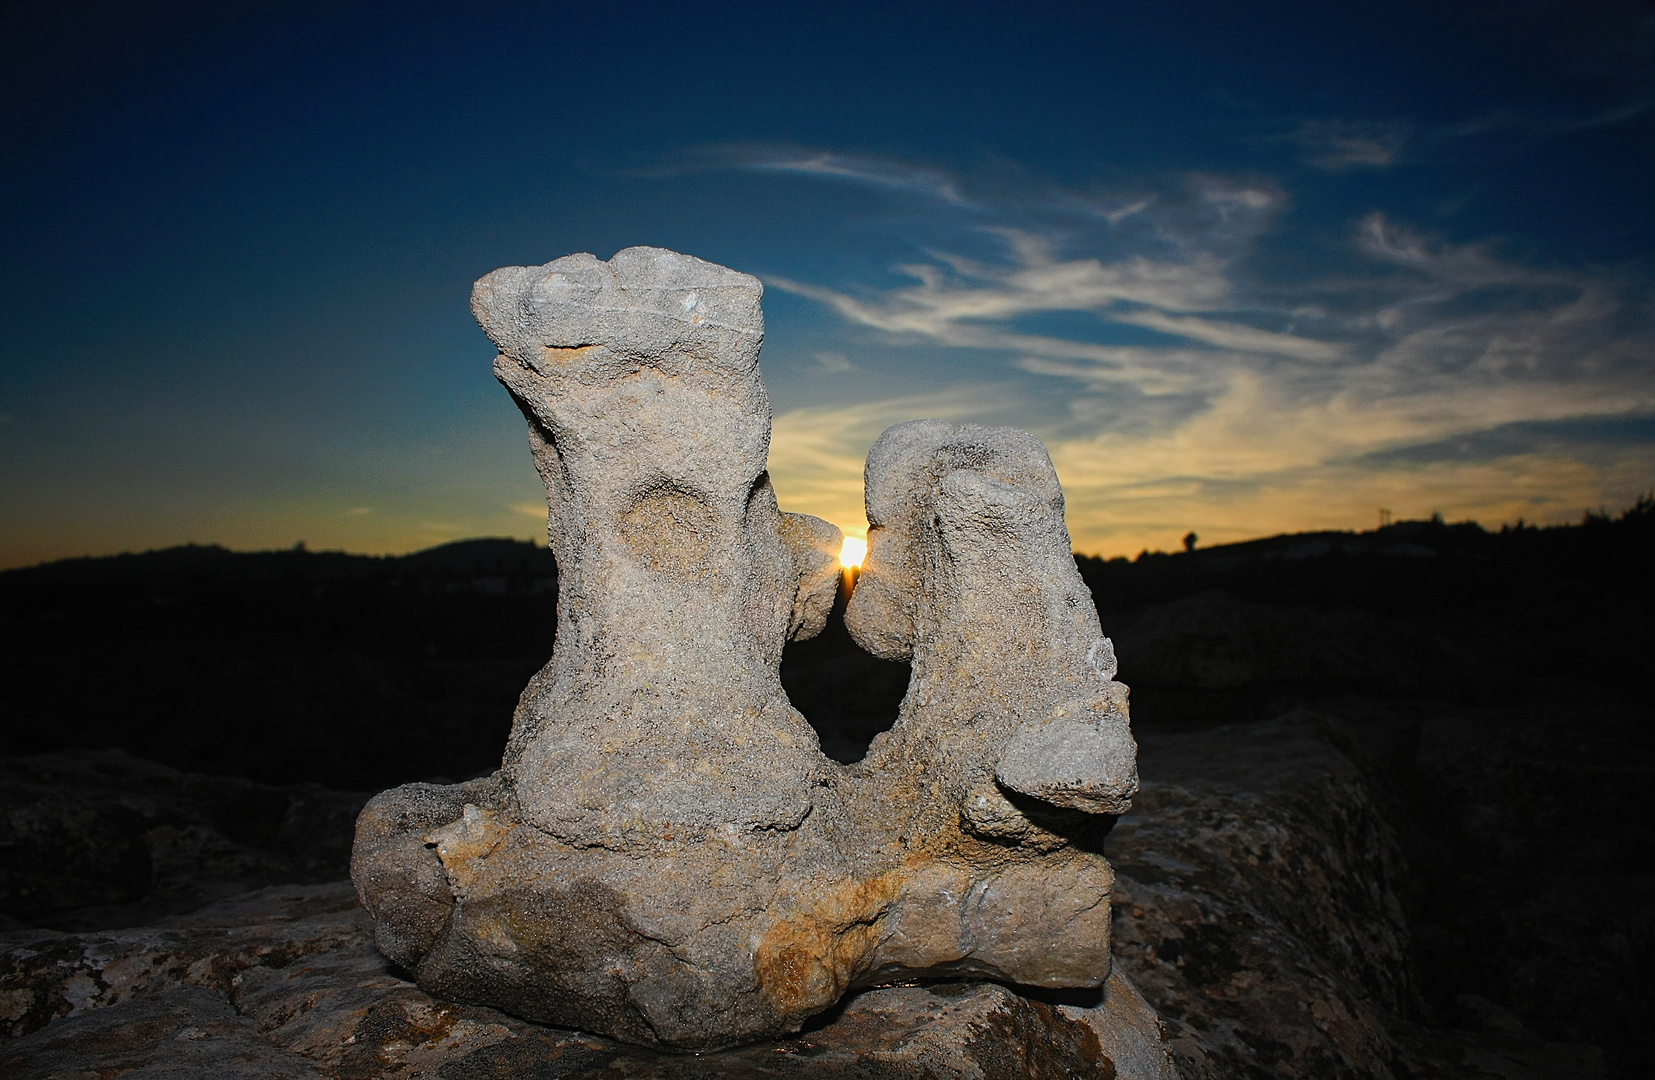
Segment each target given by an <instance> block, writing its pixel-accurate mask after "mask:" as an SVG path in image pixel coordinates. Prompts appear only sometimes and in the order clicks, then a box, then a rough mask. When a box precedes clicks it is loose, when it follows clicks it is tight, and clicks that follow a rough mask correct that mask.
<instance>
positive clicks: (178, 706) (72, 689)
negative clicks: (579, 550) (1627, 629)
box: [0, 540, 557, 789]
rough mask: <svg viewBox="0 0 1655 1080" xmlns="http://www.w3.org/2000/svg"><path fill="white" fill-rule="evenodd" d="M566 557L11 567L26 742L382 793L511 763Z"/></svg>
mask: <svg viewBox="0 0 1655 1080" xmlns="http://www.w3.org/2000/svg"><path fill="white" fill-rule="evenodd" d="M556 595H557V570H556V564H555V561H554V560H553V558H552V556H551V553H550V552H549V551H547V550H545V549H544V548H542V547H539V546H537V545H534V544H529V543H522V542H518V541H511V540H471V541H465V542H462V543H458V544H450V545H446V546H444V547H440V548H434V549H432V550H430V551H423V552H418V553H415V554H413V555H408V556H403V557H400V558H372V557H367V556H358V555H345V554H340V553H337V552H307V551H304V550H302V549H296V550H292V551H276V552H254V553H232V552H229V551H226V550H224V549H222V548H217V547H193V546H192V547H183V548H172V549H169V550H166V551H156V552H149V553H145V554H142V555H120V556H115V557H112V558H102V559H71V560H65V561H62V562H55V563H49V564H46V565H44V566H39V567H34V568H30V569H26V570H14V571H10V572H7V573H5V574H0V610H3V611H4V614H3V615H0V619H3V621H4V627H5V630H6V633H7V637H8V639H9V640H11V641H12V642H14V644H13V646H12V648H11V649H10V650H8V651H7V653H6V654H5V656H4V660H3V661H0V663H3V670H4V679H5V685H6V686H7V688H8V694H7V696H8V703H7V714H8V715H7V721H8V728H9V729H10V735H9V739H8V744H9V752H10V753H13V754H23V753H31V752H36V751H41V750H49V749H57V748H60V747H66V746H82V747H92V748H96V747H103V746H118V747H121V748H123V749H125V750H127V751H128V752H130V753H132V754H135V755H138V756H141V757H145V758H149V759H152V760H156V761H161V762H165V763H166V764H169V765H173V766H175V767H179V768H185V769H194V770H198V771H201V772H206V773H211V774H231V775H237V776H245V777H249V778H252V779H257V780H263V781H267V782H274V783H293V782H300V781H307V780H311V781H318V782H321V783H325V784H329V785H331V786H334V787H340V788H349V789H368V788H377V787H381V786H384V785H386V784H393V783H399V782H402V781H405V780H408V779H412V778H416V777H427V776H434V775H447V776H450V777H453V776H460V775H466V774H469V773H474V772H479V771H483V770H487V769H489V768H492V767H493V766H495V765H496V764H498V762H499V755H500V748H501V746H502V745H503V744H504V742H505V737H506V733H507V731H508V729H509V727H510V723H511V712H512V709H513V708H514V707H515V705H516V701H517V695H518V693H519V692H520V691H521V690H522V688H523V684H524V683H525V682H526V681H527V680H528V678H529V676H530V675H531V674H533V673H534V671H535V670H537V669H538V668H539V667H540V666H541V665H542V664H544V663H545V662H546V659H547V657H549V656H550V655H551V648H552V637H553V632H554V630H555V626H556Z"/></svg>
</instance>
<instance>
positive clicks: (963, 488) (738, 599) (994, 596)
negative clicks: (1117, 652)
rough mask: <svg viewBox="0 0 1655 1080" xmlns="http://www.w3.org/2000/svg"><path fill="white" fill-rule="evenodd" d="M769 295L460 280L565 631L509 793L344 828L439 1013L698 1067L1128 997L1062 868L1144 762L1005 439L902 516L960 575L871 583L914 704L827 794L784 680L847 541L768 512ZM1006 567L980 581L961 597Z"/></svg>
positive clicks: (1097, 860) (530, 707) (1103, 869)
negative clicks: (761, 1046)
mask: <svg viewBox="0 0 1655 1080" xmlns="http://www.w3.org/2000/svg"><path fill="white" fill-rule="evenodd" d="M759 294H760V285H759V282H758V281H757V280H756V279H754V278H751V277H749V276H747V275H744V274H738V273H735V272H734V271H731V270H726V269H724V268H722V267H718V266H714V265H712V264H709V263H705V262H702V261H700V260H698V259H693V258H689V257H687V256H683V255H678V254H674V253H673V252H669V251H662V250H660V249H655V248H631V249H628V250H626V251H622V252H620V253H619V254H617V255H616V256H615V257H614V258H613V259H611V260H610V261H609V262H607V263H604V262H600V261H599V260H597V259H595V258H594V257H592V256H590V255H574V256H569V257H567V258H564V259H559V260H557V261H556V262H553V263H549V264H547V265H546V266H543V267H512V268H507V269H504V270H499V271H496V272H495V273H493V274H490V275H489V276H488V277H486V278H484V279H483V280H482V281H480V282H478V283H477V287H476V290H475V292H474V294H473V300H472V306H473V310H474V312H475V313H476V315H477V318H478V321H479V322H480V323H481V324H482V325H483V328H484V329H485V330H486V331H487V332H488V334H489V336H490V337H491V338H492V339H493V340H494V341H495V342H496V343H497V344H498V345H499V346H500V349H501V355H500V356H499V358H498V359H497V360H496V361H495V373H496V375H497V376H498V378H499V379H500V381H501V382H502V383H504V384H505V386H506V387H507V389H508V390H510V391H511V393H512V395H513V397H514V398H515V399H516V401H517V403H518V405H519V407H520V408H521V409H522V410H523V413H524V416H525V417H526V418H527V420H528V422H529V432H530V435H529V439H530V447H531V450H532V452H533V454H534V459H535V463H536V466H537V467H538V468H539V471H540V473H541V476H542V478H543V479H544V481H545V483H546V489H547V499H548V504H549V507H550V533H551V543H552V547H553V549H554V551H555V552H556V555H557V559H558V565H559V569H560V574H559V602H558V632H557V646H556V649H555V651H554V655H553V657H552V659H551V661H550V662H549V663H548V664H547V665H546V667H545V668H544V669H543V670H542V671H541V672H540V673H539V674H538V675H537V676H535V678H534V679H533V680H532V681H531V682H530V684H529V686H528V688H527V689H526V690H525V691H524V693H523V696H522V699H521V703H520V705H519V708H518V711H517V715H516V717H515V719H514V722H513V730H512V734H511V738H510V741H509V743H508V745H507V748H506V753H505V759H504V761H503V763H502V767H501V769H500V771H499V772H498V773H496V774H494V775H493V776H491V777H487V778H484V779H480V780H475V781H471V782H469V783H466V784H459V785H451V786H433V785H427V784H413V785H408V786H406V787H402V788H398V789H396V790H394V791H389V792H386V793H384V794H382V795H380V796H379V797H377V798H376V799H374V800H373V801H372V802H370V803H369V805H368V806H367V808H366V809H365V810H364V811H363V813H362V816H361V819H360V821H359V824H358V829H357V842H356V848H355V854H354V857H353V877H354V878H355V880H356V882H357V886H358V888H359V890H360V892H361V896H362V900H363V903H364V905H365V906H366V907H367V908H368V910H369V911H370V913H371V914H372V915H373V917H374V919H375V923H376V933H377V940H378V943H379V947H380V948H381V949H382V950H383V951H384V952H385V954H386V955H387V956H389V957H391V958H392V959H393V960H395V961H396V962H397V963H399V964H401V965H403V966H404V967H405V968H407V969H408V970H409V971H411V972H413V973H414V974H415V975H416V977H417V979H418V981H419V984H420V986H421V987H422V988H424V989H426V990H428V991H430V992H431V993H433V994H436V995H439V996H443V997H447V998H451V999H454V1000H459V1001H467V1002H474V1003H480V1004H486V1005H492V1006H495V1007H498V1008H501V1009H504V1010H506V1011H508V1012H511V1013H514V1014H516V1015H519V1016H524V1017H528V1018H531V1019H535V1020H542V1021H547V1022H556V1023H561V1024H566V1025H572V1026H578V1027H581V1028H585V1029H587V1030H593V1031H600V1032H604V1033H606V1034H610V1035H613V1036H615V1037H617V1038H621V1039H624V1040H628V1041H632V1042H637V1043H644V1044H649V1045H656V1046H665V1047H673V1048H680V1049H711V1048H718V1047H724V1046H730V1045H733V1044H735V1043H738V1042H742V1041H749V1040H755V1039H762V1038H773V1037H776V1036H778V1035H783V1034H786V1033H788V1032H793V1031H797V1030H798V1029H799V1028H800V1026H801V1025H802V1024H803V1023H804V1022H805V1020H807V1019H808V1018H809V1017H810V1016H812V1015H814V1014H816V1013H819V1012H822V1011H823V1010H825V1009H827V1008H829V1007H831V1006H832V1005H833V1004H834V1003H835V1002H837V1001H838V1000H840V998H841V997H843V996H844V995H845V993H846V992H847V991H848V990H851V989H853V988H856V987H861V986H868V985H876V984H879V983H885V982H891V981H896V980H901V979H907V978H912V977H916V976H925V977H936V976H980V977H986V978H990V979H999V980H1005V981H1009V982H1016V983H1024V984H1032V985H1038V986H1045V987H1096V986H1099V985H1102V984H1103V982H1104V981H1105V980H1106V979H1107V977H1108V975H1109V970H1110V963H1109V944H1108V943H1109V934H1108V927H1109V922H1108V919H1109V887H1110V881H1111V877H1110V872H1109V868H1108V866H1107V864H1105V863H1104V862H1103V860H1102V859H1101V857H1099V856H1097V855H1096V854H1095V853H1092V852H1090V851H1088V850H1086V848H1085V846H1084V844H1078V845H1077V844H1076V843H1074V842H1072V840H1073V839H1074V838H1075V837H1076V836H1078V835H1079V832H1083V831H1084V830H1083V829H1081V827H1080V823H1081V822H1082V821H1083V820H1085V819H1086V814H1093V815H1096V814H1113V813H1118V812H1119V811H1120V810H1121V809H1123V808H1124V807H1125V805H1126V801H1127V800H1128V799H1129V798H1130V796H1131V793H1132V789H1133V785H1134V784H1135V782H1136V781H1135V775H1136V774H1135V772H1134V770H1133V765H1132V752H1133V744H1132V742H1131V738H1130V735H1128V734H1127V733H1126V711H1125V688H1124V687H1121V686H1120V685H1119V684H1116V683H1114V682H1112V681H1110V679H1109V675H1110V674H1112V672H1113V660H1112V656H1111V654H1110V652H1109V643H1108V641H1107V640H1106V639H1104V638H1103V636H1102V634H1101V632H1099V631H1098V622H1097V616H1096V613H1095V611H1093V609H1092V605H1091V600H1090V597H1089V595H1088V594H1087V592H1086V590H1085V587H1084V586H1083V585H1082V584H1081V583H1080V580H1079V578H1078V576H1076V573H1075V570H1074V563H1073V559H1072V558H1071V557H1070V555H1069V552H1068V536H1067V533H1066V531H1065V530H1064V527H1063V519H1062V499H1061V495H1060V494H1059V493H1058V490H1057V484H1056V477H1055V474H1053V473H1052V470H1051V465H1050V462H1049V461H1048V460H1047V459H1046V456H1045V452H1044V451H1043V450H1042V449H1040V447H1039V444H1038V443H1036V442H1034V440H1032V439H1031V438H1030V437H1029V436H1026V435H1022V434H1020V433H1012V432H991V433H988V434H987V435H984V436H983V437H982V439H979V440H978V441H979V442H982V443H983V445H984V446H988V447H990V450H991V451H992V452H990V453H989V454H988V456H987V457H986V458H984V459H983V460H982V461H980V462H979V461H977V460H976V459H975V458H972V459H971V461H970V465H971V467H969V468H962V467H959V465H958V464H956V465H955V466H953V467H951V468H950V469H948V470H945V471H944V473H941V474H938V479H939V480H940V481H941V483H942V490H943V492H944V493H943V495H941V496H935V497H934V496H933V495H932V493H931V492H930V488H929V486H928V483H929V482H928V481H927V485H922V486H924V487H925V492H924V495H925V496H926V497H927V498H932V499H933V503H934V505H931V504H927V505H928V506H929V507H930V509H925V508H920V510H916V513H919V512H922V511H923V512H925V513H930V512H935V513H937V514H939V515H944V516H946V517H947V521H948V524H947V525H946V526H945V527H944V528H942V529H941V531H940V533H935V534H934V533H932V532H926V531H925V528H924V527H916V528H913V529H910V530H909V532H910V533H911V534H912V535H911V536H908V537H907V540H906V543H907V544H908V545H909V549H911V550H912V551H913V552H915V553H916V554H917V555H921V556H923V555H925V554H926V553H927V552H929V551H930V550H931V548H928V547H927V546H926V545H927V544H931V546H932V547H934V548H936V550H937V551H938V552H944V551H946V552H947V553H948V556H949V558H952V559H954V562H953V563H951V564H949V565H946V566H944V565H942V564H941V563H939V562H938V561H937V560H935V559H933V560H931V561H930V562H912V563H905V564H902V565H900V566H898V565H897V564H896V563H894V562H893V563H891V564H890V565H889V566H882V567H877V568H876V569H875V570H874V572H873V574H871V575H869V576H870V577H871V578H872V579H873V580H875V581H876V582H883V583H885V586H887V587H888V588H890V589H892V590H897V591H901V590H907V593H905V594H904V595H908V594H911V595H913V596H916V597H922V598H923V600H924V602H923V603H922V604H921V605H920V606H919V607H917V608H915V609H914V610H913V612H911V613H910V615H909V617H910V619H912V618H918V619H919V620H920V625H918V626H917V627H916V628H915V629H914V630H912V631H905V630H903V629H902V628H901V627H900V626H898V627H896V628H894V629H892V630H891V631H889V632H888V633H887V634H886V636H887V637H889V638H891V639H892V640H897V639H903V640H907V641H909V645H907V646H904V647H911V648H913V650H914V654H915V658H916V665H915V672H916V678H915V682H914V685H913V687H912V688H911V689H910V694H909V703H908V705H906V706H905V708H904V716H903V720H902V721H901V722H899V724H898V727H897V729H896V730H895V731H893V733H892V736H891V738H890V739H889V740H887V741H886V744H885V746H884V749H882V750H881V751H880V753H879V754H878V755H876V756H874V757H871V758H870V761H869V763H867V764H865V765H863V766H861V767H858V768H855V769H850V770H847V769H845V768H843V767H841V766H839V765H837V764H836V763H834V762H832V761H830V760H829V759H828V758H827V757H825V756H824V755H823V754H822V753H821V750H820V748H819V745H818V743H817V740H816V737H815V734H814V732H813V731H812V730H811V728H810V726H809V725H808V724H807V723H806V722H805V721H804V719H803V718H802V717H801V716H800V715H799V714H798V713H797V712H796V711H795V710H794V709H793V707H792V706H791V705H790V704H789V703H788V701H787V698H786V695H785V693H784V692H783V690H782V687H781V683H780V681H779V678H778V669H779V666H780V662H781V653H782V646H783V644H784V643H785V641H787V640H788V639H789V637H795V638H797V637H804V636H809V635H811V634H814V633H816V632H817V631H818V630H819V629H820V628H821V626H822V625H823V622H824V621H825V619H826V617H827V614H828V610H829V608H830V606H831V603H832V598H833V595H834V592H835V590H836V588H837V582H838V572H837V567H836V564H835V562H834V553H835V552H836V549H837V547H838V543H839V539H840V537H839V531H838V529H836V528H835V527H833V526H831V525H829V524H827V523H826V522H821V521H818V520H816V519H812V518H806V517H801V516H798V515H786V514H782V513H780V512H779V510H778V509H777V505H776V499H775V495H774V493H773V492H772V490H771V488H770V483H769V479H768V476H767V474H766V473H765V456H766V451H767V447H768V442H769V433H770V412H769V405H768V401H767V398H766V396H765V392H764V386H763V384H762V382H761V381H760V379H759V373H758V367H757V356H758V350H759V345H760V342H761V340H762V336H763V320H762V315H761V313H760V310H759V303H758V301H759ZM909 427H910V428H912V427H913V426H912V425H910V426H909ZM897 430H898V431H902V430H904V429H897ZM924 430H925V431H929V430H930V429H929V428H925V429H924ZM985 440H986V441H985ZM944 441H946V440H944ZM956 441H957V440H956ZM881 445H882V446H883V445H886V440H882V442H881ZM948 445H950V446H952V445H954V444H953V443H949V444H948ZM926 453H931V451H926ZM961 453H963V454H965V455H966V457H968V458H969V457H970V452H969V451H966V450H962V451H961ZM932 457H935V454H932ZM887 458H889V461H888V463H887ZM926 460H927V461H929V460H931V458H926ZM882 463H885V464H882ZM876 466H878V467H881V468H888V470H890V471H892V474H893V476H897V475H898V474H900V475H901V477H903V478H902V479H898V480H892V481H889V482H887V481H885V480H883V479H882V480H880V481H879V482H878V483H877V484H876V483H875V482H873V477H874V474H875V472H876ZM972 468H977V469H979V470H980V471H976V472H974V471H972ZM904 470H907V471H904ZM912 471H913V470H912V469H911V468H910V467H909V465H908V463H907V459H906V458H902V457H901V455H900V454H898V455H886V457H880V456H879V453H878V451H876V455H875V459H874V460H871V461H870V487H869V492H870V495H869V498H870V503H869V505H870V512H871V511H872V508H873V506H874V504H875V500H876V498H878V499H885V498H887V497H888V496H887V494H886V492H887V491H888V490H889V491H891V492H893V493H894V492H895V491H896V490H897V488H900V489H901V491H902V493H903V496H904V497H905V496H906V495H908V494H910V493H915V494H918V489H917V488H914V487H913V485H912V483H910V478H909V477H908V474H909V473H911V472H912ZM893 484H895V485H896V486H895V487H893V486H892V485H893ZM904 484H907V485H908V486H907V487H903V486H902V485H904ZM876 492H877V494H876ZM889 497H896V496H895V495H894V494H892V495H891V496H889ZM881 505H883V503H882V504H881ZM916 520H917V519H916ZM898 531H899V530H895V529H892V530H889V531H888V532H887V534H886V535H887V536H888V537H891V538H895V537H896V536H897V533H898ZM933 535H941V536H943V537H944V538H945V539H944V540H943V541H941V544H942V546H940V547H939V546H937V544H936V543H933V542H932V539H931V537H933ZM885 550H886V551H887V552H889V551H893V550H894V548H892V547H891V546H890V542H889V541H887V542H886V547H885ZM1064 566H1067V571H1064V570H1063V567H1064ZM989 568H992V570H993V573H994V574H998V575H1000V577H999V579H998V580H997V581H996V582H995V587H993V588H990V589H989V590H987V591H986V592H985V593H984V594H983V595H982V596H980V597H979V596H977V595H975V594H974V593H972V591H971V590H969V589H965V588H963V587H962V582H963V575H967V574H972V573H978V572H981V571H982V570H984V569H989ZM939 574H941V575H944V576H943V578H941V579H939V578H937V575H939ZM1065 574H1066V575H1067V576H1065ZM948 575H953V576H952V577H949V576H948ZM991 576H992V575H991ZM1070 579H1073V580H1072V581H1071V580H1070ZM865 580H866V578H865ZM926 620H930V621H926ZM864 622H865V623H867V625H870V626H871V625H872V623H870V622H867V620H864ZM933 624H934V625H933ZM905 633H906V634H907V635H908V636H907V638H905V639H904V638H903V635H904V634H905ZM881 640H883V639H881ZM979 654H981V655H979ZM922 658H923V659H922ZM973 702H974V703H975V704H971V703H973ZM1001 786H1003V787H1005V788H1006V789H1007V790H1008V791H1009V792H1011V797H1012V798H1016V799H1018V800H1019V803H1018V805H1016V806H1014V805H1013V804H1012V803H1011V802H1010V801H1008V798H1007V797H1006V796H1005V795H1002V794H1001V791H1000V788H1001ZM962 815H963V816H962ZM962 821H963V822H964V824H963V825H962ZM1071 834H1073V835H1071Z"/></svg>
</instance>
